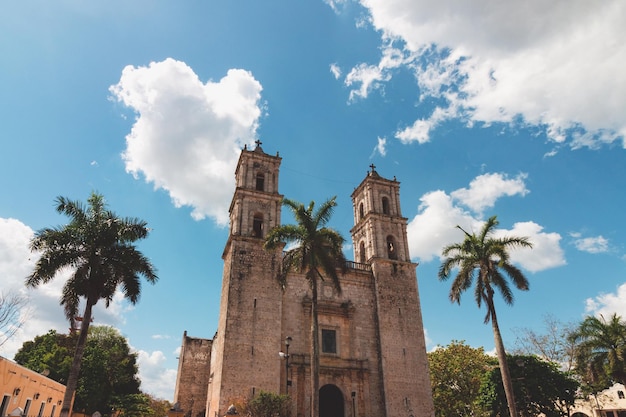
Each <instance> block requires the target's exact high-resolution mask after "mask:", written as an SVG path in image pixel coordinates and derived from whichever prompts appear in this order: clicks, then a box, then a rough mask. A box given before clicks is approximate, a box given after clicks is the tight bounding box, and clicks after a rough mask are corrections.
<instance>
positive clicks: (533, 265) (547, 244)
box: [497, 221, 567, 272]
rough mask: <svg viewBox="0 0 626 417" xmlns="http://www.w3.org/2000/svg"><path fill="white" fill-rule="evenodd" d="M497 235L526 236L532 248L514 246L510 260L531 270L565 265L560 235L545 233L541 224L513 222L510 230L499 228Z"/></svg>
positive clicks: (536, 270) (535, 270)
mask: <svg viewBox="0 0 626 417" xmlns="http://www.w3.org/2000/svg"><path fill="white" fill-rule="evenodd" d="M497 235H499V236H505V235H507V236H526V237H528V240H529V241H530V243H532V245H533V247H532V249H528V248H516V249H513V250H511V252H510V253H511V261H513V262H515V263H518V264H520V265H522V266H523V267H524V268H525V269H527V270H529V271H531V272H538V271H543V270H546V269H550V268H556V267H559V266H563V265H565V264H566V263H567V262H566V261H565V252H564V251H563V249H562V248H561V245H560V242H561V235H560V234H558V233H555V232H552V233H546V232H544V231H543V226H540V225H538V224H537V223H535V222H532V221H528V222H520V223H515V224H514V225H513V228H512V229H511V230H500V231H499V232H498V234H497Z"/></svg>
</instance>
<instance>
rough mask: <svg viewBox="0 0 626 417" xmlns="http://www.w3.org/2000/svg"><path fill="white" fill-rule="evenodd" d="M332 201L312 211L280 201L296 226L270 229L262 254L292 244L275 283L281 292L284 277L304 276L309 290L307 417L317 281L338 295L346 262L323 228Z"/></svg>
mask: <svg viewBox="0 0 626 417" xmlns="http://www.w3.org/2000/svg"><path fill="white" fill-rule="evenodd" d="M335 198H336V197H333V198H331V199H330V200H327V201H326V202H324V203H323V204H322V205H321V206H320V207H319V208H318V209H317V210H316V211H313V210H314V207H315V202H313V201H311V203H310V204H309V206H308V207H305V206H304V204H302V203H299V202H296V201H293V200H289V199H284V200H283V204H284V205H285V206H287V207H288V208H289V209H290V210H291V212H292V213H293V215H294V218H295V220H296V222H297V224H295V225H281V226H278V227H275V228H274V229H272V230H271V231H270V232H269V233H268V235H267V237H266V240H265V249H266V250H275V249H277V248H283V247H284V244H285V243H295V244H296V245H295V247H294V248H292V249H289V250H287V251H286V252H285V253H284V255H283V258H282V268H281V272H280V273H279V275H278V281H279V283H280V284H281V286H282V288H283V289H284V288H285V286H286V284H287V282H286V281H287V274H288V273H289V272H295V273H299V274H304V276H305V278H306V280H307V281H308V283H309V286H310V288H311V415H312V416H315V417H317V416H318V415H319V329H318V315H317V308H318V307H317V301H318V300H317V297H318V294H317V292H318V279H321V280H324V279H325V278H329V279H330V280H331V281H332V282H333V284H334V286H335V288H336V289H337V291H341V285H340V283H339V275H338V273H337V270H338V268H340V269H341V272H342V273H343V271H344V269H345V264H346V259H345V256H344V254H343V251H342V245H343V242H344V239H343V237H342V236H341V235H340V234H339V233H338V232H337V231H335V230H334V229H331V228H328V227H326V224H327V223H328V221H329V220H330V218H331V216H332V214H333V210H334V208H335V206H336V205H337V203H336V202H335Z"/></svg>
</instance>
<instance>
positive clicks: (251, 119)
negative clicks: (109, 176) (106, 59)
mask: <svg viewBox="0 0 626 417" xmlns="http://www.w3.org/2000/svg"><path fill="white" fill-rule="evenodd" d="M261 90H262V87H261V84H260V83H259V82H258V81H257V80H255V79H254V77H253V76H252V74H250V73H249V72H247V71H244V70H240V69H231V70H229V71H228V73H227V74H226V75H225V76H224V77H223V78H222V79H221V80H219V81H218V82H212V81H209V82H206V83H203V82H202V81H200V79H199V78H198V76H197V75H196V74H195V73H194V72H193V70H192V69H191V68H189V67H188V66H187V65H186V64H185V63H183V62H180V61H175V60H173V59H171V58H168V59H166V60H164V61H162V62H153V63H151V64H150V65H149V66H147V67H133V66H127V67H126V68H124V70H123V71H122V76H121V78H120V81H119V83H117V84H116V85H113V86H111V87H110V92H111V94H112V96H113V97H114V99H116V100H118V101H120V102H122V103H123V104H124V105H126V106H128V107H129V108H131V109H133V110H134V111H135V112H136V114H137V118H136V120H135V123H134V125H133V127H132V130H131V132H130V134H128V136H126V150H125V151H124V153H123V158H124V161H125V163H126V170H127V171H128V172H130V173H132V174H133V175H135V176H139V175H140V174H141V175H143V176H144V177H145V179H146V181H147V182H152V183H154V186H155V188H162V189H164V190H166V191H167V192H168V193H169V194H170V196H171V198H172V200H173V202H174V203H175V204H176V205H177V206H183V205H187V206H191V207H193V212H192V215H193V217H194V218H196V219H201V218H204V217H207V216H209V217H211V218H213V219H214V220H215V221H216V222H217V223H219V224H221V225H225V224H226V223H227V222H228V205H229V203H230V199H231V197H232V191H231V190H232V189H233V187H234V178H233V175H232V173H233V172H234V170H235V165H236V163H237V159H238V157H239V153H240V149H241V147H242V146H243V145H244V144H251V143H252V142H253V141H254V139H255V135H256V129H257V127H258V121H259V118H260V116H261V107H260V105H259V101H260V98H261Z"/></svg>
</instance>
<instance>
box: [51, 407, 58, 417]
mask: <svg viewBox="0 0 626 417" xmlns="http://www.w3.org/2000/svg"><path fill="white" fill-rule="evenodd" d="M56 410H57V406H56V404H52V411H50V417H54V412H55V411H56Z"/></svg>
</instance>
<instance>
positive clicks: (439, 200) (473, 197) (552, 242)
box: [407, 174, 565, 272]
mask: <svg viewBox="0 0 626 417" xmlns="http://www.w3.org/2000/svg"><path fill="white" fill-rule="evenodd" d="M524 178H525V176H523V175H520V176H518V178H516V179H514V180H507V179H506V175H503V174H485V175H481V176H479V177H477V178H475V179H474V180H472V182H471V184H470V187H469V188H468V189H466V188H463V189H459V190H456V191H453V192H452V193H450V194H447V193H446V192H444V191H441V190H438V191H432V192H429V193H427V194H425V195H423V196H422V198H421V199H420V205H419V207H418V214H417V215H416V216H415V217H414V218H413V219H412V220H411V221H410V222H409V224H408V227H407V234H408V239H409V250H410V252H411V254H412V255H413V256H414V257H416V258H419V259H420V260H421V261H422V262H429V261H431V260H433V259H434V258H435V257H440V256H441V250H442V249H443V247H444V246H446V245H448V244H450V242H458V241H461V240H462V239H463V232H462V231H460V230H459V229H457V228H456V227H454V226H451V225H459V226H461V227H462V228H463V229H464V230H466V231H468V232H470V233H472V232H475V231H478V230H480V228H481V227H482V225H483V222H482V220H480V213H479V211H481V210H482V209H483V208H485V207H486V205H485V204H486V203H485V202H488V203H489V204H488V206H492V205H493V204H494V203H495V201H496V199H497V198H499V197H502V196H505V195H507V196H508V195H515V194H519V195H522V196H523V195H525V194H526V193H527V192H528V190H527V189H526V187H525V185H524V181H523V180H524ZM481 183H482V184H483V186H484V187H485V189H486V190H482V191H481V190H480V188H479V187H477V184H481ZM502 184H508V186H506V187H503V186H502ZM510 190H515V191H514V192H509V191H510ZM458 203H462V204H463V205H465V206H467V207H469V208H474V209H475V212H474V213H473V212H471V211H467V210H465V209H463V208H462V207H461V206H460V205H459V204H458ZM507 235H508V236H528V238H529V240H530V242H532V244H533V249H532V252H531V250H529V249H513V250H511V259H512V260H513V262H516V263H518V264H520V265H521V266H522V267H524V268H525V269H527V270H529V271H531V272H537V271H541V270H544V269H549V268H555V267H558V266H562V265H565V256H564V252H563V249H562V248H561V246H560V241H561V236H560V235H559V234H558V233H546V232H544V231H543V227H542V226H540V225H538V224H536V223H534V222H530V221H529V222H522V223H516V224H515V225H513V228H512V229H511V230H505V229H498V230H497V231H496V236H507Z"/></svg>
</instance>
